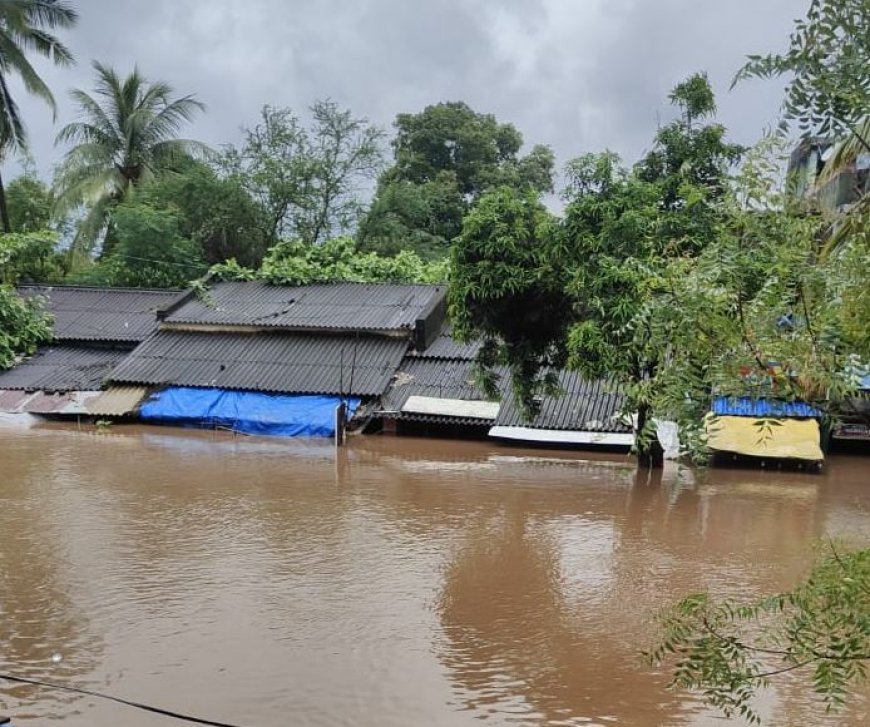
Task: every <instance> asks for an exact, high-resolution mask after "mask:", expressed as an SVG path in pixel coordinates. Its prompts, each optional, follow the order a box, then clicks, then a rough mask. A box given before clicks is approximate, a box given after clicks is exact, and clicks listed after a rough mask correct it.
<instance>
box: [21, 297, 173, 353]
mask: <svg viewBox="0 0 870 727" xmlns="http://www.w3.org/2000/svg"><path fill="white" fill-rule="evenodd" d="M18 292H19V294H20V295H22V296H23V297H25V298H32V297H35V296H39V297H41V298H43V299H44V300H45V308H46V310H48V311H49V312H50V313H51V314H52V315H53V316H54V337H55V338H56V339H57V340H59V341H70V340H72V341H130V342H138V341H142V340H144V339H145V338H147V337H148V336H149V335H150V334H151V333H152V332H153V331H154V329H155V328H156V327H157V316H156V311H158V310H160V309H163V308H166V307H168V306H170V305H171V304H172V303H174V302H175V301H176V300H177V299H178V298H179V297H180V296H182V295H183V294H184V293H183V292H181V291H178V290H146V289H139V288H82V287H73V286H60V285H59V286H38V285H26V286H21V287H20V288H18Z"/></svg>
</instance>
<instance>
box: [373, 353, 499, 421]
mask: <svg viewBox="0 0 870 727" xmlns="http://www.w3.org/2000/svg"><path fill="white" fill-rule="evenodd" d="M412 396H426V397H436V398H439V399H462V400H464V401H485V400H486V397H485V396H484V395H483V392H482V391H480V389H479V388H478V387H477V384H476V383H475V380H474V363H473V362H472V361H440V360H428V359H421V358H414V357H410V356H409V357H407V358H405V359H404V360H403V361H402V364H401V366H400V367H399V371H398V373H397V374H396V377H395V380H394V381H393V385H392V386H391V387H390V390H389V391H388V392H387V393H386V394H385V395H384V398H383V403H382V406H381V409H382V410H383V411H384V412H393V413H400V412H401V411H402V408H403V407H404V405H405V403H406V402H407V401H408V399H409V398H410V397H412Z"/></svg>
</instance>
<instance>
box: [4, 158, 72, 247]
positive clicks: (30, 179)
mask: <svg viewBox="0 0 870 727" xmlns="http://www.w3.org/2000/svg"><path fill="white" fill-rule="evenodd" d="M6 203H7V205H8V210H9V224H10V228H11V231H12V232H36V231H39V230H50V229H52V226H53V224H52V223H53V219H52V210H53V207H54V196H53V195H52V193H51V189H50V188H49V187H48V185H46V184H45V182H43V181H42V180H41V179H39V177H37V176H36V175H35V174H33V173H32V172H30V171H29V170H28V171H26V172H25V173H24V174H22V175H21V176H19V177H16V178H15V179H13V180H12V181H11V182H10V183H9V186H8V187H7V188H6ZM59 226H60V227H63V224H61V225H59Z"/></svg>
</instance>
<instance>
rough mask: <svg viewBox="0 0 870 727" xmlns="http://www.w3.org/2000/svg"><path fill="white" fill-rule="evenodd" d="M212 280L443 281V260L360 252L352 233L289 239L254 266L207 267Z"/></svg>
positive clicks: (283, 282)
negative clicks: (315, 241) (310, 240)
mask: <svg viewBox="0 0 870 727" xmlns="http://www.w3.org/2000/svg"><path fill="white" fill-rule="evenodd" d="M210 272H211V276H210V277H211V279H216V280H266V281H268V282H270V283H272V284H274V285H305V284H307V283H321V282H336V281H347V282H360V283H362V282H384V283H386V282H389V283H443V282H445V281H446V280H447V277H448V267H447V261H446V260H441V261H434V262H432V261H424V260H422V259H421V258H420V257H418V256H417V255H416V254H414V253H413V252H409V251H403V252H401V253H399V254H398V255H396V256H393V257H383V256H381V255H378V254H377V253H373V252H360V251H359V250H358V249H357V246H356V242H355V241H354V239H353V238H351V237H335V238H332V239H330V240H327V241H326V242H324V243H323V244H322V245H308V244H306V243H304V242H299V241H290V242H281V243H278V244H277V245H275V246H274V247H273V248H272V249H271V250H270V251H269V254H268V255H267V256H266V258H265V259H264V260H263V265H262V266H261V267H260V269H259V270H256V271H254V270H251V269H249V268H245V267H243V266H240V265H238V264H237V263H236V262H235V261H234V260H231V261H229V262H228V263H225V264H221V265H215V266H213V267H212V268H211V270H210Z"/></svg>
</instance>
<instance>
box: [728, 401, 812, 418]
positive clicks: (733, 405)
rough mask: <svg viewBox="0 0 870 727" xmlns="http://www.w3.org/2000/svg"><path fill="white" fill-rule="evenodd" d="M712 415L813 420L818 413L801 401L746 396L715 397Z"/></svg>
mask: <svg viewBox="0 0 870 727" xmlns="http://www.w3.org/2000/svg"><path fill="white" fill-rule="evenodd" d="M713 413H714V414H717V415H718V416H735V417H786V418H788V417H795V418H814V417H819V416H821V415H820V414H819V412H818V411H817V410H816V409H814V408H813V407H811V406H810V405H809V404H807V403H805V402H803V401H780V400H779V399H753V398H750V397H748V396H740V397H737V396H717V397H716V398H715V399H713Z"/></svg>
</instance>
